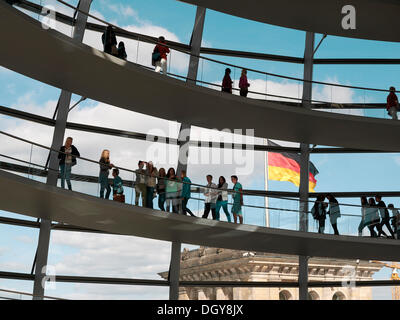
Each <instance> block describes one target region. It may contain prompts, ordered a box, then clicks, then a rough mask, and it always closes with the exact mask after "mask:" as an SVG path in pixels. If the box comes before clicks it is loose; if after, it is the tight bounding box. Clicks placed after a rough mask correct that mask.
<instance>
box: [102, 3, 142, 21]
mask: <svg viewBox="0 0 400 320" xmlns="http://www.w3.org/2000/svg"><path fill="white" fill-rule="evenodd" d="M108 9H110V10H111V11H112V12H114V13H116V14H117V15H118V16H120V17H121V16H122V17H124V18H129V17H132V18H136V19H138V18H139V16H138V14H137V12H136V11H135V10H133V9H132V7H130V6H125V5H123V4H121V3H117V4H110V3H108Z"/></svg>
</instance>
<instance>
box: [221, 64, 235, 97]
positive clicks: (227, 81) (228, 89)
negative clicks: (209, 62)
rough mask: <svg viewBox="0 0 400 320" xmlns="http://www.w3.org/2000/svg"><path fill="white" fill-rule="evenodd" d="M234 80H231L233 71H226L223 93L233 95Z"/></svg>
mask: <svg viewBox="0 0 400 320" xmlns="http://www.w3.org/2000/svg"><path fill="white" fill-rule="evenodd" d="M232 83H233V81H232V79H231V69H229V68H226V69H225V76H224V79H223V80H222V91H223V92H228V93H232Z"/></svg>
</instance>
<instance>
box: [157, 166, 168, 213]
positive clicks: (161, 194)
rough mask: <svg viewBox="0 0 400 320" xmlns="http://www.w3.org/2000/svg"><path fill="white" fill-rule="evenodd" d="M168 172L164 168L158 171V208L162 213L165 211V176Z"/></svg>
mask: <svg viewBox="0 0 400 320" xmlns="http://www.w3.org/2000/svg"><path fill="white" fill-rule="evenodd" d="M166 175H167V174H166V172H165V169H164V168H160V170H158V179H157V194H158V207H159V208H160V210H161V211H165V207H164V204H165V176H166Z"/></svg>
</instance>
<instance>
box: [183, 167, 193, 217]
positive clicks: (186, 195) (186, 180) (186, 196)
mask: <svg viewBox="0 0 400 320" xmlns="http://www.w3.org/2000/svg"><path fill="white" fill-rule="evenodd" d="M181 179H182V194H181V196H182V214H184V215H186V214H188V213H189V214H190V215H191V216H192V217H195V215H194V214H193V212H192V211H191V210H190V209H189V208H188V207H187V203H188V201H189V199H190V196H191V194H190V186H191V183H192V181H190V179H189V178H188V177H187V176H186V171H185V170H182V171H181Z"/></svg>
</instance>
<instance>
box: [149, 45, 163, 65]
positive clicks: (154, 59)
mask: <svg viewBox="0 0 400 320" xmlns="http://www.w3.org/2000/svg"><path fill="white" fill-rule="evenodd" d="M160 60H161V54H160V52H159V50H158V47H157V46H156V47H155V48H154V51H153V53H152V55H151V65H152V66H155V65H156V62H157V61H160Z"/></svg>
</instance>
